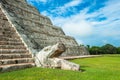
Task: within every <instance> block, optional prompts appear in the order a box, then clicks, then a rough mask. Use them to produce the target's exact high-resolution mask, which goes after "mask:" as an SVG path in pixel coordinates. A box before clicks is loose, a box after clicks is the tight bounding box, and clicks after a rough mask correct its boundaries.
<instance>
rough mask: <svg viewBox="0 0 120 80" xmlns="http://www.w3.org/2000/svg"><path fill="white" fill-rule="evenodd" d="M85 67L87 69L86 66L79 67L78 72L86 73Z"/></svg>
mask: <svg viewBox="0 0 120 80" xmlns="http://www.w3.org/2000/svg"><path fill="white" fill-rule="evenodd" d="M86 67H88V66H81V67H80V71H81V72H85V71H86V70H85V68H86Z"/></svg>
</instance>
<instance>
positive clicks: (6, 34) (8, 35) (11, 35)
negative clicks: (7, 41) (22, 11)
mask: <svg viewBox="0 0 120 80" xmlns="http://www.w3.org/2000/svg"><path fill="white" fill-rule="evenodd" d="M1 36H5V37H8V38H19V36H18V35H16V34H15V33H14V34H11V33H3V34H0V37H1Z"/></svg>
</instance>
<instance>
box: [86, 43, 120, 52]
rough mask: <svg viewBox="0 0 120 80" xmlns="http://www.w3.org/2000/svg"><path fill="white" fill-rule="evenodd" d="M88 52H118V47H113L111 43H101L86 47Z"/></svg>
mask: <svg viewBox="0 0 120 80" xmlns="http://www.w3.org/2000/svg"><path fill="white" fill-rule="evenodd" d="M88 50H89V52H90V54H119V53H120V47H118V48H117V47H115V46H113V45H111V44H106V45H103V46H102V47H98V46H92V47H89V48H88Z"/></svg>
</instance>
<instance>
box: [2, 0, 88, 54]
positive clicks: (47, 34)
mask: <svg viewBox="0 0 120 80" xmlns="http://www.w3.org/2000/svg"><path fill="white" fill-rule="evenodd" d="M0 2H1V5H2V7H3V8H4V10H5V12H6V15H7V16H8V17H9V19H10V20H11V21H12V23H13V24H14V26H15V28H16V29H17V31H18V33H19V34H20V35H21V37H22V38H23V40H24V42H25V43H26V44H27V46H28V48H29V49H30V50H31V52H32V53H33V54H34V53H36V52H38V51H40V50H41V49H42V48H44V47H45V46H48V45H53V44H56V43H57V42H63V43H64V44H65V46H66V47H67V50H66V52H65V53H63V55H62V56H77V55H80V54H84V53H85V52H86V50H81V48H80V46H78V44H77V42H76V41H75V39H74V38H72V37H69V36H66V35H65V34H64V32H63V30H62V29H61V28H59V27H56V26H54V25H53V24H52V22H51V20H50V19H49V18H48V17H46V16H43V15H41V14H40V13H39V12H38V11H37V10H36V9H35V8H34V7H32V6H31V5H28V4H27V3H26V1H25V0H1V1H0ZM85 54H88V53H85Z"/></svg>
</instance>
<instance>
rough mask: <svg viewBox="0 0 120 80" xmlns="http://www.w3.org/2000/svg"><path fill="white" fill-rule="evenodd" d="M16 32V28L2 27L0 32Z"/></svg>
mask: <svg viewBox="0 0 120 80" xmlns="http://www.w3.org/2000/svg"><path fill="white" fill-rule="evenodd" d="M3 31H4V32H15V29H14V28H12V27H9V26H7V27H0V32H3Z"/></svg>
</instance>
